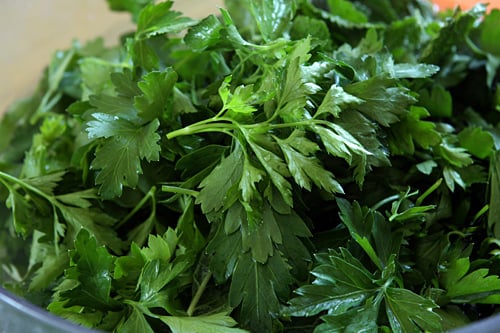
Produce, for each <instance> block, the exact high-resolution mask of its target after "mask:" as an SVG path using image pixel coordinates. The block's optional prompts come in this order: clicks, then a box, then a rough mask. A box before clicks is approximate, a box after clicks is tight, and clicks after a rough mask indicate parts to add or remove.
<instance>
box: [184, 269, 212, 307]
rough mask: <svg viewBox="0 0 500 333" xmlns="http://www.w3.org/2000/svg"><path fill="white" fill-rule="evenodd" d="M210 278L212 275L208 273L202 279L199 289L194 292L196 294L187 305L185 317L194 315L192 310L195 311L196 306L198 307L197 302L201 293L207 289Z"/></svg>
mask: <svg viewBox="0 0 500 333" xmlns="http://www.w3.org/2000/svg"><path fill="white" fill-rule="evenodd" d="M211 278H212V273H211V272H208V274H207V275H205V277H204V278H203V281H201V284H200V287H199V288H198V290H197V291H196V293H195V294H194V296H193V299H192V300H191V303H190V304H189V307H188V309H187V311H186V312H187V315H188V316H189V317H191V316H192V315H193V314H194V310H195V309H196V306H197V305H198V302H199V301H200V299H201V296H202V295H203V292H204V291H205V289H206V288H207V285H208V282H209V281H210V279H211Z"/></svg>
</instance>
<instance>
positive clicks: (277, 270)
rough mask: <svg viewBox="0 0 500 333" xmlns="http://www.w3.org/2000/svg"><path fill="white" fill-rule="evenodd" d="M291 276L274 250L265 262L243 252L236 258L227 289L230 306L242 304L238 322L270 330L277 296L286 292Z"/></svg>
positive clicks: (277, 303) (276, 306)
mask: <svg viewBox="0 0 500 333" xmlns="http://www.w3.org/2000/svg"><path fill="white" fill-rule="evenodd" d="M292 282H293V279H292V277H291V275H290V272H289V267H288V265H287V263H286V261H285V260H284V259H283V258H282V257H281V256H280V255H279V254H278V253H275V254H274V255H273V256H271V257H269V259H268V261H267V263H266V264H261V263H259V262H257V261H256V260H254V259H253V258H252V255H251V254H250V253H248V252H247V253H244V254H242V255H240V257H239V258H238V262H237V264H236V266H235V268H234V272H233V277H232V280H231V287H230V289H229V305H230V306H231V307H237V306H238V305H240V304H241V309H240V318H239V323H240V324H241V325H242V326H243V327H248V328H250V329H251V330H252V331H255V332H269V331H271V327H272V322H273V319H274V317H275V316H276V315H277V314H278V313H279V310H280V302H279V299H280V298H286V297H287V296H288V294H289V285H290V284H291V283H292Z"/></svg>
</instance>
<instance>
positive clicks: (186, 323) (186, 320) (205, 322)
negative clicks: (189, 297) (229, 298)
mask: <svg viewBox="0 0 500 333" xmlns="http://www.w3.org/2000/svg"><path fill="white" fill-rule="evenodd" d="M160 320H161V321H163V322H164V323H165V324H167V325H168V327H169V328H170V329H171V330H172V333H245V332H248V331H246V330H243V329H241V328H236V327H234V326H236V325H237V322H236V321H235V320H234V319H233V318H231V317H229V315H228V314H227V313H225V312H220V313H215V314H210V315H202V316H194V317H176V316H160Z"/></svg>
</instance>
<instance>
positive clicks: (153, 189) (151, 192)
mask: <svg viewBox="0 0 500 333" xmlns="http://www.w3.org/2000/svg"><path fill="white" fill-rule="evenodd" d="M155 193H156V186H153V187H151V189H150V190H149V191H148V193H146V195H145V196H144V197H143V198H142V199H141V201H139V203H138V204H137V205H135V207H134V209H132V210H131V211H130V212H129V213H128V214H127V216H125V217H124V218H123V220H121V221H120V223H118V224H117V225H116V227H115V228H120V227H121V226H123V225H124V224H125V223H127V221H128V220H130V219H131V218H132V216H134V215H135V214H136V213H137V212H138V211H139V210H140V209H141V208H142V207H144V205H145V204H146V202H148V200H149V199H151V201H153V204H152V210H153V211H154V210H155V209H156V205H155V204H154V195H155Z"/></svg>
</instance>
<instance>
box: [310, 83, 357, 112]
mask: <svg viewBox="0 0 500 333" xmlns="http://www.w3.org/2000/svg"><path fill="white" fill-rule="evenodd" d="M361 103H363V100H362V99H360V98H358V97H356V96H353V95H351V94H348V93H346V92H345V91H344V89H343V88H342V87H340V86H337V85H332V86H331V87H330V89H328V92H327V93H326V94H325V97H324V98H323V101H322V102H321V104H320V106H319V107H318V109H317V110H316V114H315V117H318V116H320V115H324V114H331V115H333V116H334V117H338V116H339V114H340V112H341V111H342V108H343V107H345V106H348V105H353V104H361Z"/></svg>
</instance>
